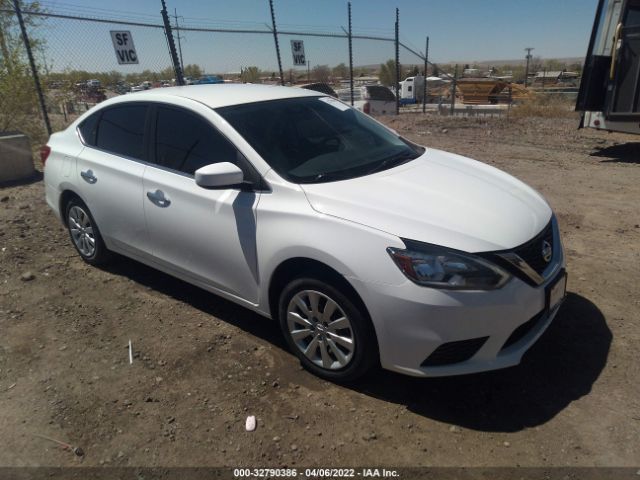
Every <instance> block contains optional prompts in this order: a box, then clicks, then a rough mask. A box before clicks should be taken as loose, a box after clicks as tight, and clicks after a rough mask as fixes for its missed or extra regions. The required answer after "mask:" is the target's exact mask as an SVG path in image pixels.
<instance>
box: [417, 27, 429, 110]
mask: <svg viewBox="0 0 640 480" xmlns="http://www.w3.org/2000/svg"><path fill="white" fill-rule="evenodd" d="M427 68H429V37H427V44H426V46H425V48H424V85H423V86H422V113H426V111H427ZM414 88H415V86H414Z"/></svg>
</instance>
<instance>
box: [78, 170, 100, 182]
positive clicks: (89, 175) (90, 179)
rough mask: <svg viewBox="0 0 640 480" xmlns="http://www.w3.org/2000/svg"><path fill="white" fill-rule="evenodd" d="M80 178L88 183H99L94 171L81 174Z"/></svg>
mask: <svg viewBox="0 0 640 480" xmlns="http://www.w3.org/2000/svg"><path fill="white" fill-rule="evenodd" d="M80 176H81V177H82V178H83V179H84V180H85V181H86V182H87V183H91V184H93V183H96V182H97V181H98V178H97V177H96V176H95V175H94V174H93V170H87V171H86V172H80Z"/></svg>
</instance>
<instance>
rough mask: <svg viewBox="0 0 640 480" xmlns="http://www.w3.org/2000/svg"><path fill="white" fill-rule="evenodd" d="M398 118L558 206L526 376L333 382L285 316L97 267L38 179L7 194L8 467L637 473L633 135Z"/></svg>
mask: <svg viewBox="0 0 640 480" xmlns="http://www.w3.org/2000/svg"><path fill="white" fill-rule="evenodd" d="M387 122H388V123H389V124H390V125H391V126H392V127H393V128H395V129H396V130H398V131H399V132H401V133H403V134H405V135H407V136H408V137H409V138H411V139H413V140H414V141H417V142H419V143H422V144H424V145H427V146H431V147H434V148H441V149H445V150H449V151H453V152H456V153H460V154H463V155H467V156H470V157H473V158H477V159H479V160H481V161H484V162H486V163H489V164H491V165H495V166H498V167H500V168H502V169H504V170H506V171H508V172H510V173H512V174H514V175H516V176H517V177H519V178H521V179H523V180H524V181H526V182H528V183H529V184H531V185H532V186H534V187H535V188H537V189H538V190H539V191H541V192H542V193H543V194H544V195H545V196H546V197H547V199H548V200H549V202H550V203H551V204H552V206H553V207H554V209H555V210H556V212H557V214H558V218H559V222H560V226H561V229H562V235H563V239H564V244H565V248H566V253H567V256H568V271H569V275H570V276H569V287H568V288H569V292H570V293H569V295H568V298H567V300H566V302H565V304H564V305H563V307H562V309H561V311H560V313H559V315H558V317H557V319H556V320H555V322H554V323H553V324H552V326H551V327H550V328H549V330H548V331H547V332H546V334H545V335H544V336H543V337H542V338H541V339H540V341H539V342H538V343H537V344H536V345H535V346H534V347H533V348H532V349H531V350H530V351H529V353H528V354H527V355H526V356H525V358H524V360H523V362H522V364H521V365H520V366H518V367H515V368H511V369H507V370H503V371H498V372H492V373H485V374H479V375H469V376H462V377H454V378H447V379H413V378H408V377H403V376H400V375H396V374H392V373H389V372H382V371H381V372H378V373H377V374H376V375H374V376H372V377H371V378H370V379H368V380H366V381H364V382H361V383H359V384H357V385H354V386H351V387H349V388H347V387H341V386H336V385H333V384H330V383H327V382H325V381H322V380H319V379H317V378H315V377H313V376H311V375H310V374H308V373H306V372H305V371H303V370H301V368H300V366H299V363H298V362H297V360H296V358H295V357H294V356H293V355H291V354H290V353H288V352H287V351H286V348H285V345H284V341H283V339H282V337H281V335H280V333H279V331H278V328H277V325H276V324H275V323H274V322H271V321H269V320H266V319H264V318H261V317H259V316H257V315H255V314H253V313H251V312H250V311H248V310H245V309H243V308H241V307H238V306H236V305H234V304H231V303H229V302H227V301H225V300H222V299H220V298H218V297H216V296H213V295H211V294H208V293H205V292H203V291H202V290H199V289H198V288H195V287H192V286H190V285H188V284H185V283H183V282H181V281H178V280H175V279H173V278H171V277H169V276H167V275H164V274H162V273H159V272H157V271H154V270H152V269H150V268H148V267H145V266H143V265H141V264H138V263H136V262H133V261H130V260H127V259H120V260H119V261H117V262H116V263H115V264H114V265H113V266H110V267H109V268H105V269H97V268H92V267H90V266H88V265H86V264H84V263H83V262H82V261H81V260H80V259H79V258H78V256H77V255H76V254H75V251H74V250H73V248H72V247H71V244H70V241H69V239H68V238H67V234H66V231H65V230H64V229H63V228H62V226H61V225H60V224H59V223H58V222H57V220H56V219H55V218H54V216H53V214H52V213H50V212H49V210H48V208H47V207H46V204H45V202H44V198H43V195H44V194H43V185H42V182H41V181H34V182H31V183H28V184H24V185H19V186H11V187H4V188H1V189H0V247H1V252H0V258H1V263H0V431H1V432H2V436H3V441H2V443H3V448H2V449H0V465H2V466H24V465H30V466H33V465H48V466H69V465H80V464H82V465H85V466H94V465H95V466H97V465H110V466H129V465H135V466H196V465H200V466H205V465H206V466H221V465H228V466H279V467H282V466H310V465H315V466H326V467H331V466H340V465H362V466H371V465H389V466H391V465H393V466H407V465H414V466H415V465H422V466H448V465H451V466H456V465H464V466H507V465H510V466H513V465H518V466H634V465H635V466H637V465H638V464H639V463H640V461H639V459H640V442H639V441H638V439H639V438H640V437H639V434H640V387H639V383H638V381H637V378H638V377H637V372H638V370H637V369H638V367H639V366H640V365H639V362H638V358H639V355H638V351H639V350H640V333H639V332H640V315H639V314H638V311H639V307H640V295H639V291H638V285H639V284H640V268H638V267H639V266H640V253H639V252H640V225H639V224H640V213H639V212H640V209H639V208H638V205H639V204H640V144H639V143H633V142H637V141H638V138H637V137H632V136H625V135H621V134H606V133H603V132H595V131H588V130H581V131H578V130H576V126H577V121H576V120H574V119H563V120H557V119H543V118H538V119H524V120H523V119H518V120H507V119H486V120H485V119H465V118H446V117H442V118H441V117H432V116H429V117H426V118H425V117H423V116H421V115H403V116H402V117H400V118H389V119H387ZM129 340H131V341H132V344H133V350H134V361H133V364H132V365H129V358H128V342H129ZM247 415H255V416H256V417H257V421H258V427H257V429H256V431H255V432H252V433H247V432H245V429H244V424H245V418H246V416H247ZM37 435H46V436H48V437H52V438H55V439H59V440H62V441H65V442H68V443H70V444H72V445H74V446H80V447H81V448H82V449H83V450H84V453H85V454H84V456H83V457H76V456H74V455H73V454H71V453H69V452H66V451H64V450H62V449H60V448H58V447H57V446H56V445H55V444H54V443H52V442H50V441H48V440H45V439H43V438H40V437H38V436H37Z"/></svg>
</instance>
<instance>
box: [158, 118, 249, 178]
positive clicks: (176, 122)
mask: <svg viewBox="0 0 640 480" xmlns="http://www.w3.org/2000/svg"><path fill="white" fill-rule="evenodd" d="M157 111H158V115H157V123H156V163H157V164H158V165H161V166H163V167H167V168H171V169H173V170H178V171H181V172H184V173H187V174H189V175H193V174H194V172H195V171H196V170H198V169H199V168H200V167H204V166H205V165H209V164H211V163H218V162H231V163H233V164H237V150H236V148H235V147H234V146H233V145H232V144H231V143H230V142H229V141H228V140H227V139H226V138H225V137H224V136H223V135H222V134H221V133H220V132H218V131H217V130H216V129H215V128H213V126H212V125H210V124H209V123H208V122H207V121H205V120H204V119H202V118H200V117H198V116H197V115H194V114H191V113H188V112H185V111H183V110H179V109H175V108H166V107H158V110H157Z"/></svg>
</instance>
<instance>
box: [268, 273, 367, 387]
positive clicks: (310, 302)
mask: <svg viewBox="0 0 640 480" xmlns="http://www.w3.org/2000/svg"><path fill="white" fill-rule="evenodd" d="M327 308H330V309H331V310H332V313H331V312H329V311H328V310H327ZM326 314H328V316H327V317H326V318H325V315H326ZM278 318H279V320H280V328H281V329H282V333H283V334H284V337H285V339H286V341H287V344H288V345H289V348H290V349H291V351H292V352H293V353H294V354H295V355H296V356H297V357H298V359H299V360H300V363H301V364H302V366H303V367H304V368H305V369H307V370H309V371H310V372H311V373H313V374H315V375H317V376H318V377H321V378H325V379H327V380H330V381H333V382H336V383H347V382H353V381H355V380H357V379H359V378H361V377H363V376H364V375H366V374H367V373H369V372H370V371H371V369H372V368H373V367H374V366H375V364H376V363H377V361H378V346H377V342H376V337H375V333H374V331H373V326H372V325H371V322H370V320H369V318H368V316H367V314H366V312H363V311H362V309H361V307H358V306H357V304H356V303H354V302H353V301H352V300H351V299H349V298H348V297H347V296H345V295H344V294H343V293H342V292H341V291H340V290H338V289H337V288H335V287H334V286H333V285H332V284H331V283H330V281H325V280H320V279H316V278H297V279H295V280H292V281H291V282H290V283H289V284H288V285H287V286H286V287H285V288H284V289H283V290H282V293H281V294H280V299H279V302H278ZM292 332H294V333H292ZM349 340H350V341H351V343H349ZM304 350H306V353H305V351H304Z"/></svg>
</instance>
